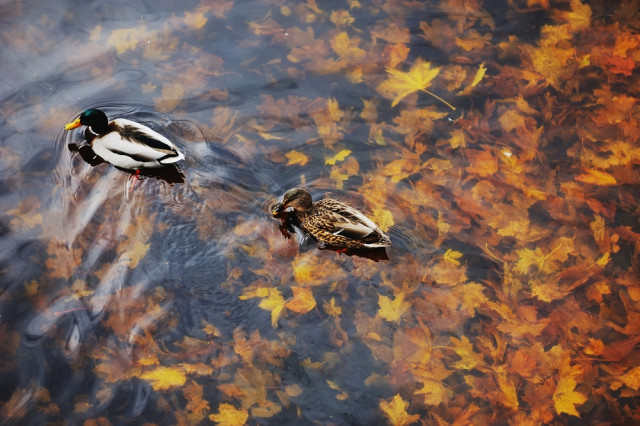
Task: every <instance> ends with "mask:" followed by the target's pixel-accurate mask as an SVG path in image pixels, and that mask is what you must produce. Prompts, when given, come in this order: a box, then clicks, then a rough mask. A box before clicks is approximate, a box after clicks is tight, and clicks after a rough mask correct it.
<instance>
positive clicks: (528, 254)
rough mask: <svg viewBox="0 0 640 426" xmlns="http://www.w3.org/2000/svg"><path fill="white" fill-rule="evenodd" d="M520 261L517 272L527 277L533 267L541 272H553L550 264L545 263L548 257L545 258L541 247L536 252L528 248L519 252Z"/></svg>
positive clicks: (516, 268) (516, 267)
mask: <svg viewBox="0 0 640 426" xmlns="http://www.w3.org/2000/svg"><path fill="white" fill-rule="evenodd" d="M517 254H518V257H519V259H518V261H517V262H516V266H515V270H516V271H517V272H519V273H521V274H522V275H526V274H528V273H529V268H530V267H531V266H532V265H533V266H537V267H538V270H539V271H540V272H544V273H548V272H551V268H550V267H549V265H548V263H547V262H545V260H546V258H547V256H545V254H544V252H543V251H542V249H540V247H536V249H535V250H531V249H528V248H524V249H521V250H518V251H517Z"/></svg>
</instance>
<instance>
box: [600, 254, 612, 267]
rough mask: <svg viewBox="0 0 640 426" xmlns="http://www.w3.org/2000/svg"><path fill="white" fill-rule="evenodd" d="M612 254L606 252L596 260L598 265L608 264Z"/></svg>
mask: <svg viewBox="0 0 640 426" xmlns="http://www.w3.org/2000/svg"><path fill="white" fill-rule="evenodd" d="M610 256H611V252H606V253H605V254H603V255H602V256H600V257H599V258H598V259H597V260H596V265H598V266H601V267H605V266H606V264H607V263H609V260H611V257H610Z"/></svg>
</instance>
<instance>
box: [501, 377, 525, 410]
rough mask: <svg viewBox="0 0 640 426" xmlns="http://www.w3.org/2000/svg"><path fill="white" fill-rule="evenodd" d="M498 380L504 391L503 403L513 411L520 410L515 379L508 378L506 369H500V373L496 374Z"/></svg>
mask: <svg viewBox="0 0 640 426" xmlns="http://www.w3.org/2000/svg"><path fill="white" fill-rule="evenodd" d="M496 381H497V382H498V386H499V387H500V390H501V391H502V395H503V397H502V398H501V401H502V404H504V406H505V407H507V408H510V409H511V410H513V411H516V410H518V406H519V405H520V404H519V403H518V393H517V392H516V387H515V385H514V384H513V381H512V380H510V379H509V378H508V375H507V373H506V372H505V371H499V372H498V374H496Z"/></svg>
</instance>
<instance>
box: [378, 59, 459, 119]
mask: <svg viewBox="0 0 640 426" xmlns="http://www.w3.org/2000/svg"><path fill="white" fill-rule="evenodd" d="M439 72H440V68H431V63H429V62H426V61H425V60H423V59H421V58H420V59H418V60H417V61H416V63H415V64H414V65H413V66H412V67H411V68H410V69H409V71H407V72H403V71H399V70H396V69H393V68H387V73H388V74H389V78H388V79H387V80H385V81H384V82H382V83H381V84H380V85H379V86H378V87H377V90H378V92H380V94H382V95H383V96H384V97H386V98H390V99H393V102H391V106H392V107H394V106H396V105H398V103H399V102H400V101H401V100H403V99H404V98H405V97H407V96H408V95H410V94H411V93H414V92H417V91H423V92H425V93H428V94H429V95H431V96H433V97H435V98H436V99H438V100H439V101H441V102H443V103H444V104H445V105H447V106H448V107H449V108H451V109H452V110H455V108H454V107H453V106H452V105H451V104H449V103H448V102H447V101H445V100H444V99H442V98H440V97H439V96H436V95H435V94H433V93H431V92H429V91H428V90H427V87H429V86H430V85H431V80H433V79H434V78H435V77H436V76H437V75H438V73H439Z"/></svg>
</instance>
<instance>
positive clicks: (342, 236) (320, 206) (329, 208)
mask: <svg viewBox="0 0 640 426" xmlns="http://www.w3.org/2000/svg"><path fill="white" fill-rule="evenodd" d="M314 207H315V214H312V215H310V216H309V217H308V218H307V220H305V223H304V227H305V228H306V229H307V230H308V231H309V232H310V233H311V234H312V235H317V236H319V237H320V238H321V239H324V240H325V241H326V242H329V243H333V242H335V243H340V244H345V240H350V241H353V242H358V244H356V245H360V244H362V245H364V246H367V247H384V246H389V245H391V242H390V240H389V238H388V237H387V236H386V235H385V234H384V233H383V232H382V230H380V228H378V226H377V225H376V224H375V223H374V222H373V221H372V220H371V219H369V218H368V217H366V216H365V215H364V214H362V213H361V212H360V211H358V210H356V209H354V208H353V207H351V206H349V205H348V204H345V203H342V202H340V201H336V200H331V199H325V200H320V201H318V202H317V203H316V205H315V206H314ZM329 235H331V237H330V236H329ZM349 245H352V244H349Z"/></svg>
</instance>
